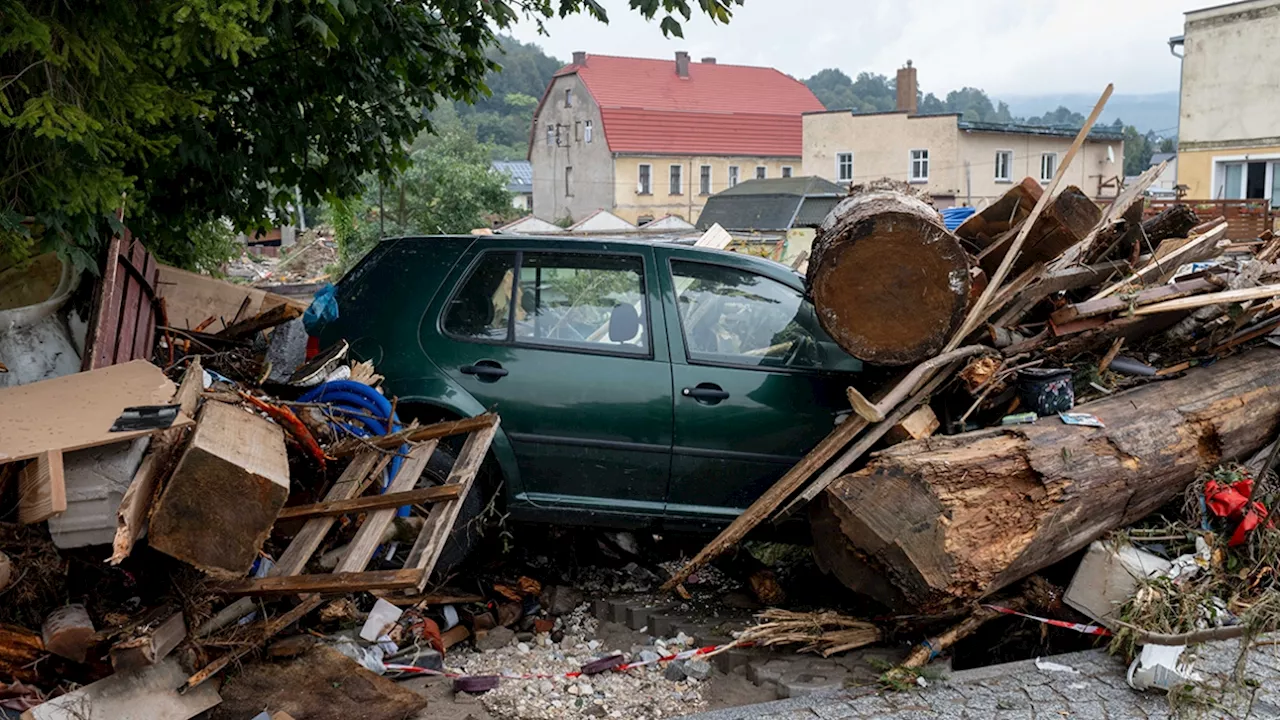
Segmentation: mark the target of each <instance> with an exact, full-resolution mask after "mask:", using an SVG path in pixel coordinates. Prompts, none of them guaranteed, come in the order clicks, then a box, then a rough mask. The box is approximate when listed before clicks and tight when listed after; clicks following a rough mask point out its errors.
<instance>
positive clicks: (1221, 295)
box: [1133, 284, 1280, 315]
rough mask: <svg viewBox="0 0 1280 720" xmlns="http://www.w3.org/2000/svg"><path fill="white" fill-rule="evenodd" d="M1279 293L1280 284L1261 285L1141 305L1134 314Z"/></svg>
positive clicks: (1182, 308)
mask: <svg viewBox="0 0 1280 720" xmlns="http://www.w3.org/2000/svg"><path fill="white" fill-rule="evenodd" d="M1278 295H1280V284H1276V285H1261V286H1259V287H1253V288H1243V289H1241V290H1227V291H1225V292H1216V293H1208V294H1206V295H1196V296H1195V297H1186V298H1180V299H1178V300H1169V301H1167V302H1162V303H1156V304H1154V305H1147V306H1146V307H1140V308H1138V309H1137V310H1134V311H1133V314H1134V315H1154V314H1156V313H1162V312H1173V311H1175V310H1194V309H1196V308H1202V307H1208V306H1209V305H1219V304H1221V303H1235V302H1244V301H1245V300H1262V299H1264V298H1273V297H1276V296H1278Z"/></svg>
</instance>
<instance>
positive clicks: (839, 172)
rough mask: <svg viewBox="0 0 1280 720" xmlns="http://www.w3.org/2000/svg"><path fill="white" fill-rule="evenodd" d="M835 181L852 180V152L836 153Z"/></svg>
mask: <svg viewBox="0 0 1280 720" xmlns="http://www.w3.org/2000/svg"><path fill="white" fill-rule="evenodd" d="M836 181H838V182H852V181H853V153H851V152H842V153H836Z"/></svg>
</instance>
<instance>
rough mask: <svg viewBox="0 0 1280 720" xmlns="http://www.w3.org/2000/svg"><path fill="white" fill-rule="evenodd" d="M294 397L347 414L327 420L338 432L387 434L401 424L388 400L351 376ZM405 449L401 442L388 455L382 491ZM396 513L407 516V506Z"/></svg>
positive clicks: (399, 462)
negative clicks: (321, 404)
mask: <svg viewBox="0 0 1280 720" xmlns="http://www.w3.org/2000/svg"><path fill="white" fill-rule="evenodd" d="M298 401H299V402H305V403H319V402H323V403H329V404H330V405H332V406H333V409H334V410H335V411H336V412H340V413H342V414H343V415H346V416H347V417H349V418H350V421H348V422H343V421H338V420H333V421H331V422H332V423H333V424H334V425H336V426H337V427H338V428H340V430H341V431H342V432H347V433H350V434H352V435H356V436H358V437H370V436H374V435H387V434H389V433H393V432H396V431H397V430H400V429H401V427H402V426H401V424H400V418H398V417H396V415H395V413H394V412H393V411H392V410H391V403H390V402H388V401H387V399H386V398H385V397H383V396H382V395H381V394H380V393H379V392H378V391H377V390H374V389H373V388H371V387H369V386H368V385H365V384H364V383H358V382H355V381H354V380H334V381H333V382H327V383H323V384H322V385H320V386H318V387H315V388H313V389H311V390H309V391H307V392H306V393H305V394H303V396H302V397H300V398H298ZM408 451H409V446H408V445H407V444H406V445H401V446H400V450H399V451H398V452H397V454H396V456H395V457H394V458H392V459H391V462H390V463H389V464H388V466H387V482H386V483H385V484H384V485H383V486H382V491H383V492H386V489H387V486H389V485H390V484H391V480H392V479H393V478H395V476H396V473H397V472H399V471H400V466H401V465H402V464H404V459H403V457H402V456H403V455H405V454H406V453H408ZM396 514H397V515H399V516H400V517H409V506H408V505H406V506H404V507H402V508H400V509H399V510H398V511H397V513H396Z"/></svg>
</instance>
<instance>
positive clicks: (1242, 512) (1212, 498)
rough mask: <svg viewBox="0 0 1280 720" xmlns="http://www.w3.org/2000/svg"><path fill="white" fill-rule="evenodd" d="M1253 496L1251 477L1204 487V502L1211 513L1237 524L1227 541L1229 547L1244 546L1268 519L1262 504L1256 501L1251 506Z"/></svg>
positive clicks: (1213, 483) (1212, 481)
mask: <svg viewBox="0 0 1280 720" xmlns="http://www.w3.org/2000/svg"><path fill="white" fill-rule="evenodd" d="M1252 494H1253V478H1250V477H1245V478H1244V479H1243V480H1238V481H1236V482H1234V483H1231V484H1230V485H1227V484H1219V483H1218V482H1217V481H1216V480H1210V481H1209V482H1207V483H1205V485H1204V502H1205V505H1207V506H1208V508H1209V512H1211V513H1213V514H1214V515H1216V516H1218V517H1220V518H1224V519H1226V520H1232V521H1235V522H1236V529H1235V532H1233V533H1232V534H1231V539H1230V540H1228V541H1227V546H1228V547H1235V546H1237V545H1243V544H1244V542H1245V540H1246V539H1247V538H1248V536H1249V533H1250V532H1251V531H1252V530H1253V529H1254V528H1256V527H1258V525H1260V524H1262V521H1263V520H1265V519H1266V517H1267V508H1266V506H1265V505H1263V504H1262V503H1261V502H1258V501H1257V500H1254V501H1253V504H1252V506H1250V503H1249V496H1250V495H1252Z"/></svg>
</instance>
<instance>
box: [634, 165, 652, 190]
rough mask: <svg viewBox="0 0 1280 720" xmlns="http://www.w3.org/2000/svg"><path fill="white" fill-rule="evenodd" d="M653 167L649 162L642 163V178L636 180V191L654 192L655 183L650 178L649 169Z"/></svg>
mask: <svg viewBox="0 0 1280 720" xmlns="http://www.w3.org/2000/svg"><path fill="white" fill-rule="evenodd" d="M651 169H652V168H650V167H649V164H648V163H641V165H640V180H639V181H638V182H636V193H637V194H639V195H650V194H652V193H653V183H652V181H651V179H650V175H649V171H650V170H651Z"/></svg>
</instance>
